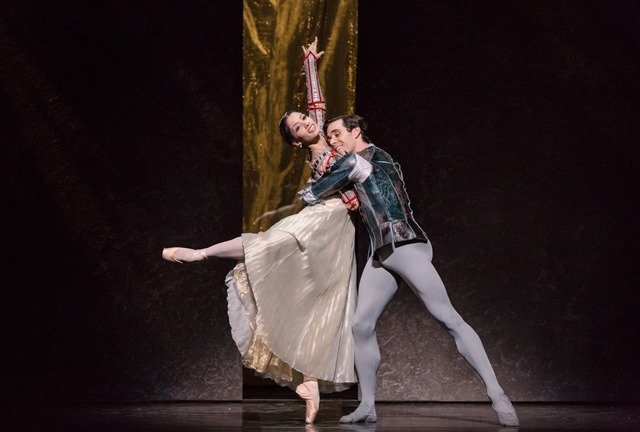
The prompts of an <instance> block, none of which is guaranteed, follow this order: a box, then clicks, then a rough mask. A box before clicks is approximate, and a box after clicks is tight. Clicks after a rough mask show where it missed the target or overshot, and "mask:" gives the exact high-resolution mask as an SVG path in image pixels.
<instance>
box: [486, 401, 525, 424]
mask: <svg viewBox="0 0 640 432" xmlns="http://www.w3.org/2000/svg"><path fill="white" fill-rule="evenodd" d="M491 407H492V408H493V410H494V411H495V412H496V414H497V415H498V420H499V421H500V424H501V425H502V426H510V427H516V426H519V425H520V421H519V420H518V416H517V415H516V410H515V408H514V407H513V405H512V404H511V401H510V400H509V398H508V397H507V395H506V394H504V393H503V394H501V395H500V396H498V397H497V398H496V399H495V400H494V401H493V403H492V405H491Z"/></svg>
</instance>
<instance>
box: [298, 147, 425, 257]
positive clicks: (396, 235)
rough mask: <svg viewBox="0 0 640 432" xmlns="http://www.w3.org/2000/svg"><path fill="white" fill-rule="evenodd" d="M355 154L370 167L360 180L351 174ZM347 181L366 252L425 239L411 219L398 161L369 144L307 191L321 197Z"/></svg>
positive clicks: (339, 162) (343, 161)
mask: <svg viewBox="0 0 640 432" xmlns="http://www.w3.org/2000/svg"><path fill="white" fill-rule="evenodd" d="M358 156H359V157H361V158H363V159H365V160H366V161H367V162H369V163H370V164H371V167H372V169H371V173H370V174H369V175H368V176H367V177H366V178H365V179H364V180H363V179H361V178H360V179H359V180H357V179H355V178H356V177H358V176H357V174H356V173H354V171H355V170H358V169H359V168H358V165H359V164H357V163H356V162H357V157H358ZM349 184H353V188H354V189H355V191H356V195H358V199H359V200H360V209H359V211H360V215H361V216H362V219H363V220H364V223H365V225H366V226H367V230H368V231H369V237H370V239H371V245H370V250H369V255H371V254H373V252H375V251H376V250H378V249H379V248H380V247H382V246H385V245H388V244H392V245H394V244H396V243H398V242H405V241H410V240H418V241H425V242H426V241H428V240H427V235H426V234H425V232H424V231H423V230H422V228H420V225H418V223H417V222H416V220H415V219H414V218H413V211H412V210H411V207H410V203H409V196H408V195H407V191H406V188H405V184H404V179H403V178H402V170H401V169H400V164H398V163H397V162H395V161H394V160H393V159H392V158H391V156H390V155H389V154H388V153H387V152H385V151H384V150H382V149H380V148H378V147H376V146H375V145H370V146H369V147H367V148H366V149H364V150H362V151H360V152H358V153H355V154H352V155H349V156H346V157H343V158H341V159H339V160H338V161H337V162H336V163H335V164H334V165H333V166H332V167H331V169H330V170H329V171H327V172H326V173H325V174H324V175H323V176H322V177H321V178H320V179H318V181H316V182H315V183H313V184H312V185H311V186H310V187H309V191H310V192H311V193H312V194H313V195H314V196H315V197H317V198H324V197H327V196H329V195H332V194H334V193H336V192H338V191H340V190H341V189H343V188H345V187H346V186H348V185H349ZM303 202H305V200H304V199H303ZM306 203H307V204H312V203H310V202H306Z"/></svg>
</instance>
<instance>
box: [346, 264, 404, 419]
mask: <svg viewBox="0 0 640 432" xmlns="http://www.w3.org/2000/svg"><path fill="white" fill-rule="evenodd" d="M397 289H398V283H397V281H396V279H395V276H394V275H393V274H392V273H391V272H389V271H388V270H386V269H385V268H383V267H382V266H381V265H380V263H379V262H378V261H377V260H374V259H373V258H369V261H367V263H366V265H365V268H364V270H363V272H362V277H361V278H360V285H359V288H358V301H357V306H356V312H355V315H354V317H353V337H354V341H355V353H354V355H355V363H356V370H357V372H358V382H359V384H360V392H361V394H362V397H361V400H360V405H359V406H358V408H357V409H356V410H355V411H354V412H352V413H351V414H349V415H346V416H343V417H342V418H341V419H340V422H341V423H357V422H375V421H376V419H377V416H376V409H375V393H376V373H377V372H378V366H380V349H379V347H378V341H377V338H376V331H375V329H376V323H377V322H378V318H380V315H381V314H382V312H383V311H384V309H385V307H386V306H387V304H389V301H390V300H391V298H392V297H393V295H394V294H395V292H396V291H397Z"/></svg>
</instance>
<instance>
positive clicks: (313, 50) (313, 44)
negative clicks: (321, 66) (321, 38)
mask: <svg viewBox="0 0 640 432" xmlns="http://www.w3.org/2000/svg"><path fill="white" fill-rule="evenodd" d="M302 51H303V52H304V56H305V57H306V56H307V55H308V54H309V53H311V54H313V55H314V56H315V57H316V58H317V59H319V58H320V57H322V54H324V51H320V52H318V36H316V37H315V39H314V40H313V42H311V44H310V45H309V47H308V48H305V47H304V45H303V46H302Z"/></svg>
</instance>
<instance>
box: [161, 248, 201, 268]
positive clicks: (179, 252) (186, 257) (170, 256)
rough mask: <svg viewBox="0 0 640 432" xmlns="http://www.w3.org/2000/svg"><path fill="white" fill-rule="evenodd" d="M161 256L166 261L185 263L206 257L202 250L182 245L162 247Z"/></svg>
mask: <svg viewBox="0 0 640 432" xmlns="http://www.w3.org/2000/svg"><path fill="white" fill-rule="evenodd" d="M162 258H164V259H166V260H167V261H171V262H177V263H180V264H182V263H185V262H192V261H202V260H204V259H207V256H206V255H205V253H204V252H203V251H202V250H199V249H189V248H182V247H170V248H164V249H162Z"/></svg>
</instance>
